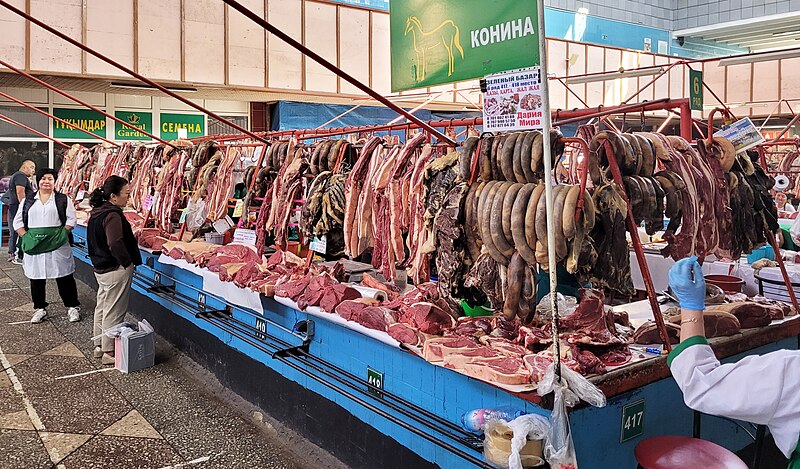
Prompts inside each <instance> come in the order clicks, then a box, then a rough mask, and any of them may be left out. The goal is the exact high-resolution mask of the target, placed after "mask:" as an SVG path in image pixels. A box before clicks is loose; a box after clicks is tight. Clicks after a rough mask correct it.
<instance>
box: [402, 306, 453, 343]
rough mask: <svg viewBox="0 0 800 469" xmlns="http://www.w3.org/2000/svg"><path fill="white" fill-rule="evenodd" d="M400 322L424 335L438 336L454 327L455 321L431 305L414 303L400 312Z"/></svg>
mask: <svg viewBox="0 0 800 469" xmlns="http://www.w3.org/2000/svg"><path fill="white" fill-rule="evenodd" d="M400 321H401V322H404V323H406V324H408V325H410V326H412V327H414V328H416V329H417V330H419V331H420V332H424V333H425V334H433V335H438V334H441V333H442V332H444V331H447V330H450V329H452V328H453V327H454V326H455V320H454V319H453V317H452V316H450V315H449V314H448V313H447V312H445V311H444V310H442V309H441V308H439V307H438V306H436V305H435V304H433V303H424V302H421V303H414V304H413V305H411V306H407V307H405V308H403V309H402V310H401V313H400Z"/></svg>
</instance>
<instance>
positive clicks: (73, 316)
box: [67, 308, 81, 322]
mask: <svg viewBox="0 0 800 469" xmlns="http://www.w3.org/2000/svg"><path fill="white" fill-rule="evenodd" d="M67 317H68V318H69V322H78V321H80V320H81V309H80V308H70V309H68V310H67Z"/></svg>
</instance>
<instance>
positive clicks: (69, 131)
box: [53, 108, 106, 139]
mask: <svg viewBox="0 0 800 469" xmlns="http://www.w3.org/2000/svg"><path fill="white" fill-rule="evenodd" d="M53 115H54V116H56V117H58V118H59V119H63V120H65V121H66V122H67V123H69V125H65V124H63V123H61V122H59V121H57V120H53V138H80V139H87V138H91V137H90V136H89V135H87V134H86V132H83V131H81V130H80V129H83V130H86V131H89V132H91V133H93V134H94V135H97V136H98V137H103V138H105V136H106V116H104V115H102V114H100V113H99V112H95V111H92V110H91V109H63V108H55V109H53Z"/></svg>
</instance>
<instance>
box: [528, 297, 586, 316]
mask: <svg viewBox="0 0 800 469" xmlns="http://www.w3.org/2000/svg"><path fill="white" fill-rule="evenodd" d="M550 295H552V293H548V294H547V295H545V296H544V298H542V301H540V302H539V305H538V306H536V314H537V315H538V316H539V317H540V318H541V319H542V320H543V321H548V322H549V321H550V320H551V318H552V317H553V313H552V311H551V310H550V301H551V300H550ZM556 295H557V296H556V303H557V306H558V317H560V318H563V317H564V316H567V315H570V314H572V313H573V312H574V311H575V309H577V308H578V300H577V299H575V297H574V296H564V295H562V294H561V293H556Z"/></svg>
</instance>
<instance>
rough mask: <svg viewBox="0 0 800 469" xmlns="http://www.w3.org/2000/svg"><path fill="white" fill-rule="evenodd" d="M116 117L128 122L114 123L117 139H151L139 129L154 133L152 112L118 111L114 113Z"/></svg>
mask: <svg viewBox="0 0 800 469" xmlns="http://www.w3.org/2000/svg"><path fill="white" fill-rule="evenodd" d="M114 117H116V118H117V119H121V120H123V121H125V122H127V123H128V125H122V124H120V123H119V122H115V123H114V124H115V127H114V129H115V131H114V138H115V139H116V140H150V137H148V136H147V135H145V134H143V133H141V132H139V130H144V131H145V132H147V133H150V134H152V133H153V114H152V113H150V112H128V111H117V112H115V113H114ZM137 129H138V130H137Z"/></svg>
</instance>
